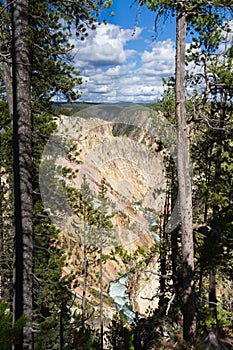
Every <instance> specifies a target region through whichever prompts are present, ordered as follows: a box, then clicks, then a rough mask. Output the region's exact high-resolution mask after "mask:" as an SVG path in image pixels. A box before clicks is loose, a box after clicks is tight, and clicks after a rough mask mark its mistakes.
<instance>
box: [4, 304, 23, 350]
mask: <svg viewBox="0 0 233 350" xmlns="http://www.w3.org/2000/svg"><path fill="white" fill-rule="evenodd" d="M26 321H27V320H26V317H25V316H21V317H20V318H19V319H18V320H17V321H16V322H15V323H14V325H12V313H11V312H10V311H8V305H7V303H5V302H2V301H0V350H10V349H11V346H12V345H16V344H18V343H19V340H20V334H21V331H22V329H23V327H24V326H25V325H26Z"/></svg>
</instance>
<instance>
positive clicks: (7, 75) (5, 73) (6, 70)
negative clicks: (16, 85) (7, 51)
mask: <svg viewBox="0 0 233 350" xmlns="http://www.w3.org/2000/svg"><path fill="white" fill-rule="evenodd" d="M2 77H3V81H4V84H5V89H6V97H7V104H8V111H9V114H10V115H12V114H13V89H12V74H11V65H10V63H9V62H6V61H3V62H2Z"/></svg>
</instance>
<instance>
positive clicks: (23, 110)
mask: <svg viewBox="0 0 233 350" xmlns="http://www.w3.org/2000/svg"><path fill="white" fill-rule="evenodd" d="M111 3H112V1H94V0H90V1H88V0H83V1H80V2H75V1H66V0H62V1H53V0H51V1H40V2H39V3H38V2H37V1H34V0H29V1H27V0H16V1H13V2H11V1H7V0H5V1H0V27H1V28H0V71H1V77H0V79H1V80H0V83H1V85H0V94H1V95H0V98H1V101H0V104H1V110H0V123H1V124H0V141H1V143H0V171H1V174H0V187H1V188H0V196H1V201H0V262H1V263H0V298H1V300H0V349H6V350H8V349H11V347H12V345H13V344H14V348H15V349H37V350H39V349H46V350H47V349H54V350H55V349H104V348H106V349H166V348H176V349H210V348H215V349H230V348H232V317H233V313H232V262H233V261H232V260H233V254H232V251H233V250H232V249H233V247H232V243H233V229H232V225H233V212H232V211H233V206H232V200H233V189H232V182H233V181H232V180H233V179H232V177H233V175H232V173H233V171H232V170H233V165H232V154H233V152H232V148H233V140H232V135H233V130H232V119H233V118H232V93H233V72H232V60H233V47H232V10H233V9H232V4H231V1H227V0H224V1H221V2H220V1H218V0H215V1H207V0H200V1H187V2H184V1H169V0H161V1H156V0H151V1H135V3H136V5H137V6H136V9H137V8H138V9H139V8H140V7H141V6H147V7H148V9H149V10H151V11H153V12H154V15H155V21H157V19H158V17H160V16H162V19H163V20H164V21H165V20H166V19H167V18H169V17H170V16H175V18H176V34H177V35H176V71H175V75H174V77H171V78H169V79H168V80H167V81H164V84H165V89H164V93H163V94H162V95H161V97H160V98H159V99H158V101H156V102H154V103H148V104H144V105H141V104H140V105H136V106H134V105H127V104H126V105H123V106H122V105H119V106H118V105H109V106H108V107H106V106H104V107H103V106H99V105H94V106H91V105H89V104H88V105H85V104H82V103H78V102H76V103H74V102H73V103H71V101H77V99H78V97H79V92H78V93H77V85H80V86H81V84H82V79H81V76H82V72H77V71H75V69H74V67H73V64H72V45H71V44H70V42H69V39H70V37H71V35H73V34H72V33H73V30H74V28H75V32H76V35H77V40H86V41H88V35H87V28H91V29H92V30H95V28H96V25H97V22H98V17H99V14H100V12H101V9H102V8H103V7H105V8H108V7H111ZM132 11H133V10H132ZM135 16H136V14H135ZM157 30H158V29H157ZM187 33H189V35H190V36H192V44H191V45H190V46H189V47H188V49H187V50H186V36H187ZM190 64H192V65H193V66H195V68H196V69H194V70H192V71H190V70H187V67H188V66H189V65H190ZM58 93H59V94H63V96H64V98H65V99H66V100H67V101H68V102H69V103H66V104H63V105H54V103H53V102H52V101H53V97H54V96H56V95H57V94H58ZM122 108H123V110H124V111H125V110H127V111H128V114H127V119H125V117H124V113H123V114H122ZM69 114H70V115H72V118H75V120H77V122H76V121H75V123H79V122H80V123H83V125H84V127H83V128H80V126H79V131H83V130H84V129H85V125H87V124H88V123H92V124H93V123H96V125H97V126H98V128H97V129H98V130H97V129H96V130H97V131H96V142H97V141H98V140H101V143H102V144H103V147H104V142H106V146H105V147H106V148H105V149H103V150H104V151H108V150H109V151H110V150H111V149H110V148H109V149H108V148H107V147H109V145H114V147H112V149H114V150H118V148H117V146H119V147H120V148H119V149H120V151H119V152H122V153H120V155H121V159H122V162H118V163H117V162H115V163H114V164H112V165H111V164H110V165H111V166H112V168H113V170H111V166H110V165H109V164H107V162H106V163H105V165H106V164H107V165H106V167H105V173H104V174H105V175H106V174H107V175H108V176H109V179H111V181H112V183H111V181H108V178H107V176H106V178H105V176H104V174H103V173H102V172H101V169H102V168H100V167H99V168H98V166H97V168H96V169H94V172H95V176H93V178H94V180H95V192H94V193H93V187H92V184H93V181H92V182H88V181H87V180H88V179H87V178H86V175H87V174H89V175H93V173H92V172H91V171H90V172H89V173H88V171H86V172H85V171H84V175H85V176H83V182H81V181H77V182H75V181H76V179H77V178H78V176H79V173H80V171H76V170H77V169H79V168H78V167H79V166H80V167H81V166H82V163H84V160H85V159H84V158H85V151H86V150H87V149H88V147H92V146H93V140H94V135H92V137H89V138H88V135H84V136H87V137H86V138H82V137H83V134H82V132H79V133H78V134H77V139H76V140H75V141H73V140H72V141H71V142H70V141H69V143H67V139H66V137H64V136H67V134H66V131H64V133H63V134H62V135H60V138H59V139H55V138H54V139H53V140H55V141H58V147H57V144H56V143H52V144H51V143H50V145H51V148H50V151H52V152H53V153H52V155H55V156H56V157H57V156H60V153H59V151H60V150H61V148H65V150H66V153H65V155H64V159H65V162H64V163H62V164H57V163H54V159H53V157H51V158H50V157H49V156H48V157H47V158H44V160H45V165H46V171H47V174H49V175H50V178H51V183H49V182H48V183H44V185H46V186H47V187H45V188H46V189H47V194H48V196H49V198H50V201H51V200H54V201H53V204H52V206H51V207H50V208H49V209H50V211H49V212H48V210H47V209H48V208H47V207H46V203H45V201H44V200H42V199H43V195H42V193H41V192H42V191H41V189H42V188H41V181H40V172H41V160H42V158H43V157H42V156H43V154H44V150H45V149H46V145H48V142H49V140H51V135H56V128H57V125H58V123H59V122H61V121H64V120H66V119H69V122H70V120H72V118H71V119H70V117H68V115H69ZM90 114H91V115H90ZM61 115H63V117H61ZM64 115H66V117H65V116H64ZM122 115H123V118H122ZM145 115H149V118H147V117H146V118H145V119H144V116H145ZM121 118H122V119H121ZM129 120H130V123H129ZM148 120H149V122H148ZM162 121H165V122H162ZM75 125H76V124H75ZM78 125H80V124H78ZM100 126H101V127H100ZM170 126H171V128H172V131H173V129H174V130H175V134H176V136H175V141H174V143H172V142H171V143H169V142H170V141H172V140H173V136H172V135H173V133H172V132H170V131H171V129H170ZM153 128H154V129H155V130H156V133H153V132H152V130H153ZM167 129H169V130H167ZM87 130H90V128H89V129H88V128H87ZM168 131H169V132H168ZM122 140H123V141H122ZM81 141H82V142H83V145H84V146H83V148H82V149H81V150H80V144H81ZM170 144H172V146H169V145H170ZM126 145H127V147H128V146H130V145H133V147H134V151H135V150H136V151H137V150H138V151H137V152H138V154H140V152H145V153H142V154H146V155H148V160H149V162H148V164H146V163H144V160H143V157H142V158H140V157H139V156H138V155H137V152H136V154H134V153H132V154H130V157H131V158H132V157H135V163H134V167H135V168H133V166H132V162H131V163H130V162H129V159H128V158H127V152H126V151H128V153H130V151H131V149H130V148H127V149H124V147H125V148H126ZM115 146H116V147H115ZM56 147H57V148H56ZM59 147H60V148H59ZM100 150H101V148H100ZM63 154H64V153H62V155H63ZM94 154H95V153H94ZM101 154H102V155H103V154H104V152H102V153H101ZM106 154H107V153H106ZM151 154H153V155H154V157H153V156H152V157H151ZM49 155H50V154H49ZM82 157H84V158H83V159H82ZM156 157H157V158H159V159H160V161H158V163H156V165H155V166H154V165H153V166H151V167H150V164H151V162H152V163H153V161H154V158H156ZM137 158H138V159H139V160H140V161H139V162H138V164H137V163H136V160H137ZM56 159H57V158H56ZM96 159H97V158H94V160H96ZM98 160H99V161H102V158H98ZM131 160H132V159H131ZM42 164H43V162H42ZM70 164H72V166H70ZM135 164H136V165H137V166H135ZM145 164H146V165H145ZM158 164H160V165H158ZM108 165H109V166H108ZM147 167H148V168H147ZM160 167H161V172H160V175H161V179H162V178H163V177H162V176H163V174H164V176H165V180H164V182H163V184H162V185H163V186H162V187H161V188H162V190H161V201H160V203H162V204H163V207H162V208H161V207H160V210H159V213H157V216H156V219H155V220H154V221H153V220H152V221H150V218H151V217H152V218H154V215H155V213H154V212H153V210H152V209H153V206H152V209H151V207H150V205H149V204H151V201H152V200H151V199H152V198H153V194H154V198H155V201H156V193H155V192H153V190H158V183H159V182H158V183H156V185H155V184H154V185H153V179H154V181H155V180H156V181H157V180H158V179H157V178H156V179H155V176H156V175H155V173H154V172H153V171H154V170H155V168H156V169H157V168H160ZM122 169H123V170H122ZM147 169H149V170H150V171H151V172H152V176H151V178H150V180H148V179H147V178H146V176H143V174H144V173H143V171H145V170H147ZM84 170H85V169H84ZM132 170H133V171H132ZM92 171H93V169H92ZM58 172H59V176H57V174H58ZM120 172H121V175H119V177H117V175H116V174H120ZM122 174H123V175H122ZM135 174H136V175H135ZM160 175H159V176H160ZM159 176H158V177H159ZM54 178H55V179H56V181H54V182H53V181H52V179H54ZM151 179H152V182H151V183H150V181H151ZM146 180H147V182H146ZM114 181H115V182H116V181H118V183H120V186H118V187H117V188H114ZM156 181H155V182H156ZM161 181H162V180H161ZM77 183H78V184H79V186H74V184H77ZM148 183H149V184H148ZM153 186H154V188H153ZM156 186H157V187H156ZM151 188H152V194H151V196H149V198H150V200H148V201H145V200H144V205H143V199H144V198H143V195H142V196H141V197H140V196H139V193H142V194H144V195H145V193H147V191H149V190H148V189H151ZM61 189H62V191H61ZM159 189H160V188H159ZM59 191H60V192H59ZM157 192H159V191H157ZM119 193H120V194H122V196H123V197H124V200H125V198H126V199H129V197H130V196H132V201H131V203H128V202H127V205H126V204H125V202H124V200H123V199H121V203H123V202H124V205H123V206H122V209H119V208H118V207H117V204H119ZM60 194H61V196H60ZM157 194H158V193H157ZM123 197H122V198H123ZM130 198H131V197H130ZM177 198H179V201H177ZM114 199H115V205H113V203H112V202H114ZM116 199H117V200H116ZM162 199H163V201H162ZM178 202H179V203H178ZM66 203H68V204H69V207H68V209H67V208H66V205H65V204H66ZM148 203H149V204H148ZM109 206H110V207H111V208H112V211H111V213H109V210H108V208H109ZM64 208H65V210H66V209H67V210H71V211H72V213H73V214H74V215H75V217H76V219H75V220H74V221H73V222H71V226H72V227H73V231H72V234H70V236H69V235H66V236H65V235H64V232H62V230H60V227H59V225H58V224H57V223H58V222H59V220H60V219H62V218H63V216H62V215H63V210H64ZM120 208H121V207H120ZM51 212H55V213H56V215H57V217H56V220H54V217H53V216H51ZM133 215H134V217H135V218H136V219H139V222H143V229H145V232H143V235H139V236H140V237H139V240H138V244H137V246H136V247H135V246H134V248H135V249H133V250H130V249H128V248H127V246H125V245H124V244H123V243H124V242H123V241H121V242H120V243H121V244H115V243H114V242H115V241H114V238H112V237H115V236H116V227H118V228H119V227H123V226H125V227H126V228H127V227H129V229H128V231H127V230H126V236H127V237H128V236H130V234H132V231H133V233H134V230H135V226H132V227H133V229H132V228H131V226H130V225H129V226H127V225H128V224H131V221H132V216H133ZM140 220H141V221H140ZM135 221H137V220H135ZM152 223H153V224H152ZM168 228H169V229H168ZM140 230H141V228H139V231H140ZM80 237H81V238H80ZM90 237H92V238H91V239H90ZM93 237H94V238H93ZM122 237H123V236H122ZM155 237H156V239H155ZM109 239H110V240H111V242H112V243H114V244H113V247H111V249H106V247H108V246H109ZM106 266H113V267H114V266H115V267H116V266H117V267H118V269H119V271H118V270H117V271H116V272H119V274H118V278H120V277H122V276H124V275H126V274H127V273H130V275H129V276H131V277H129V281H128V285H127V287H128V292H129V294H130V295H129V297H130V298H131V299H130V302H131V307H132V308H134V310H133V311H135V312H136V318H135V320H134V322H133V323H129V322H128V321H127V319H126V318H125V317H124V314H122V313H121V312H119V311H118V310H117V309H116V308H115V307H114V305H115V304H114V300H113V299H112V298H111V296H110V295H109V293H108V292H109V288H110V282H111V277H113V280H116V279H117V278H116V276H117V274H113V275H110V276H108V278H106V271H107V272H109V274H111V271H112V270H111V268H108V269H106ZM148 270H150V273H151V274H152V275H154V276H155V277H156V279H155V280H156V287H155V286H154V285H153V283H155V282H153V281H152V282H151V280H150V278H147V277H145V276H147V272H148ZM137 280H140V283H138V284H137V283H136V282H137ZM155 280H154V281H155ZM147 283H151V285H150V286H151V287H150V288H149V289H150V292H152V293H151V294H147V293H148V288H147V289H146V285H147ZM134 286H138V288H141V287H143V288H144V287H145V289H143V291H142V293H141V294H140V298H141V299H142V300H144V301H145V299H146V298H147V299H148V300H149V301H151V305H152V304H153V301H154V300H155V299H156V300H157V305H156V307H151V308H148V310H145V314H143V317H141V315H140V314H138V309H136V306H135V305H136V302H135V300H136V293H137V290H134ZM153 288H154V290H153ZM143 293H144V294H143ZM140 298H138V299H137V303H138V304H139V306H138V307H139V308H140V301H138V300H140ZM143 298H144V299H143ZM106 309H107V310H110V309H111V310H112V313H111V314H110V313H109V314H108V315H107V316H108V317H107V316H106ZM109 315H110V316H111V317H109Z"/></svg>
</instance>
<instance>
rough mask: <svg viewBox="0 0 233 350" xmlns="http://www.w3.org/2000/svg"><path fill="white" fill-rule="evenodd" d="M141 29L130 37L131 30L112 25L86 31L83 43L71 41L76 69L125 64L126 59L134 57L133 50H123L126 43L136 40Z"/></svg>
mask: <svg viewBox="0 0 233 350" xmlns="http://www.w3.org/2000/svg"><path fill="white" fill-rule="evenodd" d="M141 32H142V29H141V28H137V29H136V32H135V35H134V36H132V30H131V29H122V28H120V27H119V26H116V25H114V24H106V25H104V24H102V25H99V26H97V29H96V30H94V31H88V37H87V39H86V40H85V41H84V42H80V41H76V40H75V39H72V40H71V43H72V44H73V45H74V46H75V50H74V52H75V53H77V59H78V61H77V65H78V67H80V66H81V67H85V66H87V65H89V66H90V65H91V66H94V67H104V66H110V65H117V64H122V63H124V62H126V60H127V58H128V57H130V56H132V55H134V54H135V53H136V52H135V50H126V49H125V48H124V46H125V44H126V42H127V41H132V40H136V39H137V38H138V36H139V35H140V33H141Z"/></svg>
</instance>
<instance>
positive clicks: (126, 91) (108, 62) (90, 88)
mask: <svg viewBox="0 0 233 350" xmlns="http://www.w3.org/2000/svg"><path fill="white" fill-rule="evenodd" d="M113 3H114V4H113V6H112V7H111V9H104V10H103V11H102V13H101V19H106V20H107V24H106V25H104V24H102V25H101V26H98V27H97V29H96V30H95V31H90V32H89V36H88V37H87V39H86V40H85V41H84V42H80V41H78V40H76V39H75V38H73V39H72V43H73V44H74V46H75V50H74V54H75V56H74V57H75V67H76V68H77V69H79V70H80V72H81V76H82V77H83V84H82V87H81V92H82V97H81V100H83V101H86V102H120V101H129V102H153V101H156V99H157V98H158V97H160V96H161V93H162V91H163V85H162V78H167V77H168V76H171V75H173V74H174V58H175V23H174V19H168V20H167V21H166V23H163V20H162V19H161V20H160V22H159V26H158V30H157V32H156V33H155V32H154V21H155V14H154V13H153V12H151V11H149V10H148V9H147V8H146V7H141V8H140V9H139V10H138V7H137V5H136V4H133V0H114V1H113ZM131 5H132V6H131ZM111 12H114V16H111V15H110V14H111ZM134 31H135V33H134ZM155 34H156V38H155Z"/></svg>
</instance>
